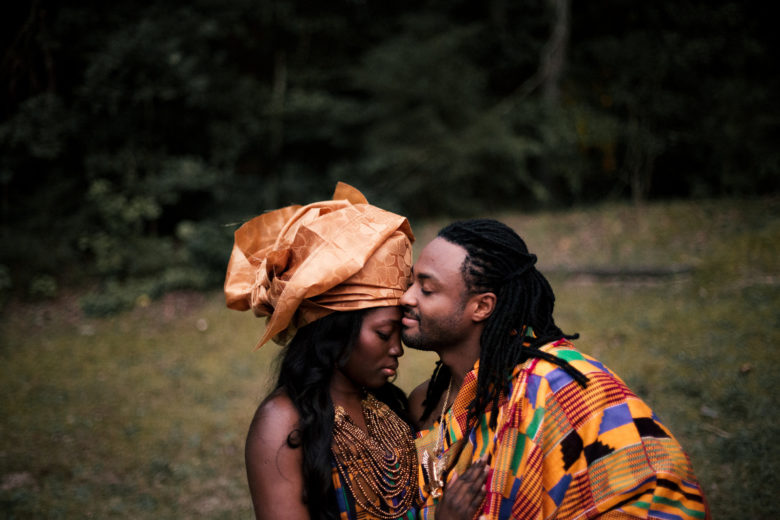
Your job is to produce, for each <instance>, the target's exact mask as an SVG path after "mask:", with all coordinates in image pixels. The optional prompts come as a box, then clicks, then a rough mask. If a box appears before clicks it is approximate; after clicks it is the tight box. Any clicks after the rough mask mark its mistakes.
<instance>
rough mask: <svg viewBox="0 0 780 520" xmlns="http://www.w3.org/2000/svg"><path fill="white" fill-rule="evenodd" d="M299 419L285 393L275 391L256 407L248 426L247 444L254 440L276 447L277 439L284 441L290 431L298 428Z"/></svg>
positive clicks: (277, 444) (296, 411)
mask: <svg viewBox="0 0 780 520" xmlns="http://www.w3.org/2000/svg"><path fill="white" fill-rule="evenodd" d="M299 421H300V415H299V413H298V410H297V409H296V408H295V405H294V404H293V402H292V400H291V399H290V397H289V396H288V395H287V393H286V392H284V391H276V392H275V393H273V394H272V395H270V396H268V397H267V398H266V399H265V400H264V401H263V402H262V403H260V406H258V407H257V410H256V411H255V415H254V417H253V418H252V424H251V425H250V426H249V434H248V436H247V444H249V442H250V441H251V440H255V441H259V442H263V443H264V444H266V445H272V446H276V447H278V446H279V441H285V442H286V441H287V437H288V436H289V435H290V433H292V432H293V431H294V430H295V429H297V428H298V423H299ZM274 441H275V442H274Z"/></svg>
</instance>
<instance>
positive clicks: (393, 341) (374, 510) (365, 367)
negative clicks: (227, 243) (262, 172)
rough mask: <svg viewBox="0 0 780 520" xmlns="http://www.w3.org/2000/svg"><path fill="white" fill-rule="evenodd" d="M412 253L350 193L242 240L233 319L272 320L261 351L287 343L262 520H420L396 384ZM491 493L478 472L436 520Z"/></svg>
mask: <svg viewBox="0 0 780 520" xmlns="http://www.w3.org/2000/svg"><path fill="white" fill-rule="evenodd" d="M413 239H414V237H413V235H412V232H411V229H410V227H409V223H408V222H407V221H406V219H405V218H403V217H401V216H399V215H395V214H393V213H389V212H387V211H384V210H381V209H379V208H377V207H375V206H371V205H370V204H368V202H367V201H366V199H365V198H364V197H363V196H362V194H360V192H358V191H357V190H355V189H354V188H352V187H350V186H347V185H345V184H342V183H339V185H338V186H337V188H336V192H335V193H334V196H333V200H332V201H325V202H319V203H314V204H309V205H308V206H304V207H299V206H292V207H289V208H284V209H281V210H277V211H274V212H271V213H266V214H264V215H261V216H260V217H256V218H255V219H253V220H251V221H249V222H247V223H246V224H244V226H242V227H241V228H240V229H239V230H238V231H237V232H236V235H235V245H234V248H233V254H232V256H231V260H230V264H229V265H228V274H227V278H226V280H225V294H226V300H227V304H228V307H230V308H233V309H237V310H248V309H250V308H251V309H252V310H253V311H254V312H255V314H256V315H258V316H267V317H268V320H267V324H266V331H265V334H264V335H263V337H262V338H261V340H260V343H259V345H258V346H260V345H262V344H263V343H265V342H266V341H268V340H269V339H271V338H273V339H274V340H275V341H277V342H279V343H281V344H285V343H287V342H288V341H289V344H287V346H286V347H285V349H284V351H283V358H282V363H281V368H280V372H279V377H278V380H277V383H276V385H275V387H274V390H273V391H272V392H271V394H270V395H269V396H268V397H267V398H266V399H265V400H264V401H263V402H262V403H261V404H260V406H259V407H258V410H257V412H256V414H255V417H254V419H253V421H252V425H251V427H250V430H249V434H248V436H247V444H246V464H247V476H248V480H249V487H250V492H251V494H252V500H253V503H254V508H255V515H256V517H257V518H258V519H265V518H269V519H270V518H274V519H276V518H289V519H309V518H334V519H335V518H342V519H355V518H366V519H370V518H378V519H397V518H406V519H410V520H411V519H414V518H415V516H416V503H415V502H416V501H417V499H418V497H419V491H418V489H417V459H416V451H415V447H414V441H413V436H412V430H411V429H410V427H409V425H408V423H407V422H406V421H405V420H404V417H405V415H406V398H405V396H404V395H403V393H402V392H401V391H400V390H399V389H397V388H396V387H394V386H393V385H392V384H390V383H388V379H390V378H391V377H393V376H394V375H395V371H396V369H397V367H398V357H400V356H401V355H402V354H403V350H402V348H401V342H400V318H401V312H400V310H399V308H398V306H397V305H398V299H399V298H400V297H401V295H402V294H403V291H404V289H405V288H406V285H407V283H408V280H409V277H410V274H411V260H412V259H411V243H412V240H413ZM483 481H484V471H483V470H482V468H481V467H480V466H479V465H475V466H474V467H473V468H471V469H469V471H467V472H466V473H464V475H463V477H462V478H461V479H459V480H457V481H455V483H454V484H452V485H451V486H450V488H448V489H447V490H446V497H445V499H444V500H443V501H442V504H441V505H440V506H439V509H437V513H438V517H439V518H442V519H446V518H448V517H449V518H456V517H463V518H470V517H471V516H473V513H474V512H475V511H476V508H477V506H478V505H479V503H480V502H481V500H482V497H483V492H482V483H483ZM463 515H465V516H463Z"/></svg>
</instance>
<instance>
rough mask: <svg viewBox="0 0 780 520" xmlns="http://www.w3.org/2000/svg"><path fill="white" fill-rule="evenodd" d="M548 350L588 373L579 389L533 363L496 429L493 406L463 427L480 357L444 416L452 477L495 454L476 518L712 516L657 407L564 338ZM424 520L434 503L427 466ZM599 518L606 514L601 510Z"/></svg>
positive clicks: (424, 439)
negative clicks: (473, 423) (467, 428)
mask: <svg viewBox="0 0 780 520" xmlns="http://www.w3.org/2000/svg"><path fill="white" fill-rule="evenodd" d="M542 350H544V351H546V352H549V353H551V354H554V355H555V356H557V357H559V358H562V359H565V360H566V361H568V362H569V363H570V364H571V365H572V366H573V367H574V368H576V369H577V370H579V371H580V372H582V373H583V374H585V375H586V376H587V377H588V378H589V380H590V381H589V382H588V384H587V388H582V386H580V385H579V384H578V383H577V382H576V381H574V380H573V379H572V378H571V377H570V376H569V375H568V374H567V373H566V372H565V371H564V370H563V369H561V368H560V367H558V366H556V365H553V364H552V363H549V362H546V361H543V360H538V359H531V360H529V361H527V362H525V363H523V364H522V365H519V366H517V367H516V368H515V370H514V372H513V375H512V382H511V387H510V388H509V390H508V395H507V396H505V397H504V398H503V399H502V401H501V403H500V408H499V413H498V420H497V423H496V424H497V427H496V429H495V430H492V429H490V428H489V426H488V425H489V424H490V416H491V412H489V411H488V412H486V413H485V414H484V415H483V416H482V417H480V422H479V424H477V425H476V426H475V427H474V428H472V429H471V430H470V431H468V432H464V431H463V429H464V428H465V421H466V411H467V407H468V404H469V403H470V402H471V400H472V399H473V398H474V396H475V393H476V385H477V371H478V370H479V363H477V365H475V368H474V370H472V371H471V372H469V374H467V375H466V378H465V379H464V382H463V385H462V387H461V389H460V391H459V392H458V395H457V397H456V399H455V402H454V404H453V406H452V407H451V408H450V410H449V411H448V413H447V414H446V415H445V416H444V430H443V431H444V439H443V440H444V446H445V452H444V455H445V456H446V455H447V453H448V451H449V450H456V451H457V453H455V454H454V456H451V457H450V458H451V463H450V464H449V465H448V468H450V471H449V473H448V474H447V478H451V477H452V474H453V473H454V472H453V471H452V469H457V470H458V473H462V472H463V471H464V470H465V468H467V467H468V466H469V465H470V464H471V462H472V461H476V460H477V459H479V457H480V456H482V455H483V454H486V453H487V454H488V455H489V459H488V464H489V466H490V468H491V470H492V472H491V474H490V476H489V478H488V482H487V497H486V499H485V502H484V503H483V507H482V510H481V511H480V513H479V514H482V515H485V516H486V517H487V518H490V519H510V518H512V519H523V520H525V519H535V520H537V519H538V520H542V519H552V518H555V519H561V520H568V519H586V518H594V517H599V518H607V519H621V518H622V519H629V518H643V519H654V520H693V519H696V520H699V519H709V518H710V516H709V511H708V508H707V506H706V502H705V499H704V495H703V494H702V490H701V488H700V486H699V484H698V483H697V482H696V477H695V476H694V474H693V470H692V468H691V464H690V461H689V459H688V456H687V455H686V454H685V452H684V451H683V450H682V448H681V447H680V445H679V444H678V442H677V441H676V440H675V438H674V437H673V436H672V434H671V432H670V431H669V430H668V429H667V428H666V427H665V426H664V425H663V424H662V423H661V422H660V421H659V419H658V417H656V416H655V414H654V413H653V411H652V410H651V409H650V408H649V407H648V406H647V405H646V404H645V403H644V402H643V401H642V400H641V399H639V398H638V397H637V396H636V395H635V394H634V393H633V392H631V390H629V389H628V387H627V386H626V385H625V384H624V383H623V381H621V380H620V378H618V377H617V376H616V375H615V374H614V373H612V372H611V371H610V370H609V369H608V368H607V367H605V366H604V365H603V364H601V363H600V362H599V361H597V360H595V359H593V358H592V357H589V356H587V355H584V354H582V353H580V352H579V351H577V350H575V349H574V347H573V346H572V344H571V343H569V342H567V341H565V340H561V341H558V342H556V343H554V344H549V345H546V346H544V347H542ZM441 431H442V430H441V429H440V425H439V424H438V422H437V423H436V424H435V425H434V426H433V427H432V428H431V429H430V430H428V431H424V432H420V434H419V438H418V439H417V448H418V458H419V459H420V460H423V457H424V456H425V451H428V452H429V456H430V453H433V451H432V449H431V447H432V446H434V445H435V443H436V439H437V437H438V435H440V433H439V432H441ZM420 488H421V491H420V492H421V498H422V500H423V501H424V503H425V504H424V506H423V507H422V509H421V511H420V518H421V519H431V518H433V516H434V513H435V506H436V502H437V500H436V499H435V498H433V497H432V496H431V493H430V489H431V488H430V482H429V476H428V472H426V471H425V470H423V471H421V472H420ZM600 515H601V516H600Z"/></svg>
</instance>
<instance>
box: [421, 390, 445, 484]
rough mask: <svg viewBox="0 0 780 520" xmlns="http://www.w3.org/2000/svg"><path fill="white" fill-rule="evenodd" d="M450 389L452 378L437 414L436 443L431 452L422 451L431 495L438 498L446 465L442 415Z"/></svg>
mask: <svg viewBox="0 0 780 520" xmlns="http://www.w3.org/2000/svg"><path fill="white" fill-rule="evenodd" d="M451 389H452V378H451V377H450V382H449V384H448V385H447V393H446V394H445V396H444V403H443V404H442V406H441V414H440V415H439V427H438V428H437V437H436V443H435V444H434V446H433V453H430V452H429V451H428V450H425V452H424V453H423V460H422V463H423V467H424V468H425V470H426V472H427V473H428V477H429V480H430V488H431V496H432V497H433V498H437V499H438V498H440V497H441V495H442V492H443V489H444V478H445V476H444V470H445V468H446V467H447V457H446V456H444V455H443V452H444V434H445V429H444V415H445V414H446V413H447V408H448V407H449V404H448V403H449V401H450V390H451Z"/></svg>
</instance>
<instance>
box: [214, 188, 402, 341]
mask: <svg viewBox="0 0 780 520" xmlns="http://www.w3.org/2000/svg"><path fill="white" fill-rule="evenodd" d="M413 241H414V235H413V234H412V230H411V227H410V226H409V222H408V221H407V220H406V218H404V217H402V216H400V215H396V214H394V213H391V212H389V211H385V210H383V209H380V208H378V207H376V206H372V205H370V204H368V201H367V200H366V198H365V197H364V196H363V195H362V194H361V193H360V192H359V191H358V190H357V189H355V188H353V187H352V186H349V185H347V184H344V183H341V182H340V183H338V185H337V186H336V191H335V193H334V194H333V200H329V201H323V202H315V203H312V204H308V205H306V206H289V207H286V208H282V209H278V210H276V211H271V212H269V213H265V214H263V215H260V216H258V217H255V218H253V219H252V220H250V221H249V222H246V223H245V224H244V225H242V226H241V227H240V228H239V229H238V230H236V232H235V240H234V245H233V251H232V253H231V256H230V262H229V263H228V268H227V275H226V277H225V301H226V303H227V306H228V307H229V308H231V309H235V310H241V311H245V310H249V309H252V311H253V312H254V314H255V315H256V316H267V317H268V319H267V323H266V330H265V334H264V335H263V337H262V338H261V339H260V341H259V343H258V345H257V346H258V347H260V346H261V345H263V344H264V343H265V342H267V341H268V340H269V339H271V338H274V339H275V340H276V341H278V342H280V343H284V342H285V341H286V340H287V339H289V338H290V337H291V336H292V334H293V333H294V331H295V330H296V329H297V328H300V327H302V326H304V325H306V324H308V323H311V322H313V321H314V320H317V319H319V318H322V317H323V316H325V315H327V314H329V313H331V312H333V311H349V310H357V309H366V308H371V307H385V306H393V305H398V300H399V298H400V297H401V295H403V292H404V290H405V289H406V287H407V285H408V280H409V277H410V275H411V267H412V250H411V247H412V246H411V245H412V242H413Z"/></svg>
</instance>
